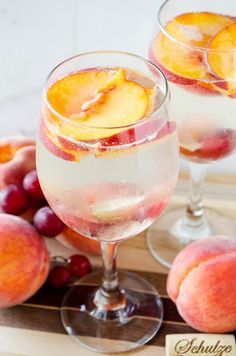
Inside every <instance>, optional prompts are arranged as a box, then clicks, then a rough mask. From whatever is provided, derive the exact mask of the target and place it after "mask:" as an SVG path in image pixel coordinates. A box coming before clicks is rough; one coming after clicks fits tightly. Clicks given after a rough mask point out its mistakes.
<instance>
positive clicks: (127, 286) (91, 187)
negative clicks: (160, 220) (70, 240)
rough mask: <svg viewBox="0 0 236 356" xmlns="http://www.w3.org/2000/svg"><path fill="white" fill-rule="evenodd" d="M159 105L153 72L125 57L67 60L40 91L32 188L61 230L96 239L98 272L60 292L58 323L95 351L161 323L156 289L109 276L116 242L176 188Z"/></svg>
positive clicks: (173, 150) (161, 93)
mask: <svg viewBox="0 0 236 356" xmlns="http://www.w3.org/2000/svg"><path fill="white" fill-rule="evenodd" d="M168 103H169V96H168V87H167V82H166V79H165V77H164V76H163V74H162V72H161V71H160V70H159V69H158V68H157V67H156V66H155V65H153V64H152V63H151V62H149V61H147V60H145V59H142V58H141V57H138V56H136V55H133V54H129V53H125V52H111V51H98V52H90V53H84V54H81V55H77V56H75V57H73V58H70V59H68V60H66V61H64V62H62V63H61V64H59V65H58V66H57V67H56V68H55V69H53V70H52V72H51V73H50V74H49V76H48V78H47V81H46V84H45V87H44V94H43V103H42V119H41V123H40V129H39V138H38V141H37V170H38V175H39V180H40V184H41V186H42V189H43V192H44V194H45V196H46V198H47V200H48V202H49V204H50V206H51V207H52V208H53V210H54V211H55V212H56V214H57V215H58V216H59V217H60V218H61V219H62V220H63V221H64V222H65V224H66V225H68V226H69V227H70V228H72V229H74V230H75V231H77V232H79V233H81V234H82V235H84V236H85V237H84V238H90V239H96V240H98V241H100V243H101V251H102V260H103V273H102V272H100V271H99V272H94V273H92V274H90V275H88V276H86V277H84V278H83V279H81V280H79V281H78V283H76V285H74V286H73V287H72V288H71V289H70V290H69V291H68V293H67V294H66V295H65V297H64V299H63V303H62V308H61V318H62V322H63V325H64V327H65V329H66V331H67V332H68V334H69V335H71V336H72V337H73V338H75V339H76V340H78V341H80V342H81V343H82V344H83V345H85V346H87V347H88V348H90V349H92V350H95V351H100V352H118V351H125V350H130V349H133V348H135V347H137V346H140V345H143V344H144V343H146V342H147V341H148V340H150V339H151V338H152V337H153V336H154V335H155V333H156V332H157V331H158V329H159V327H160V325H161V322H162V318H163V306H162V302H161V299H160V297H159V295H158V293H157V291H156V290H155V288H153V287H152V286H151V285H150V284H149V283H148V282H147V281H146V280H144V279H143V278H141V277H139V276H137V275H135V274H132V273H129V272H123V271H122V272H119V273H117V270H116V253H117V247H118V243H119V242H121V241H122V240H124V239H127V238H131V237H132V236H135V235H137V234H138V233H140V232H141V231H143V230H144V229H146V228H147V227H149V226H150V225H151V224H152V223H153V221H154V220H155V219H156V218H157V217H158V216H159V215H160V213H161V212H162V211H163V209H164V208H165V206H166V205H167V203H168V201H169V199H170V196H171V194H172V191H173V189H174V187H175V183H176V179H177V174H178V161H179V149H178V138H177V133H176V125H175V123H174V122H173V121H171V119H170V118H169V116H168ZM137 113H138V115H137ZM140 113H142V115H141V116H140ZM140 268H142V261H140ZM118 281H119V284H118Z"/></svg>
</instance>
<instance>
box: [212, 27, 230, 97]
mask: <svg viewBox="0 0 236 356" xmlns="http://www.w3.org/2000/svg"><path fill="white" fill-rule="evenodd" d="M208 48H209V49H210V51H209V52H208V54H207V60H208V64H209V66H210V68H211V70H212V72H213V74H214V76H215V77H216V78H220V79H222V81H226V82H224V83H225V85H226V90H227V93H228V95H231V96H232V95H233V96H234V95H235V94H236V82H235V80H236V65H235V63H236V22H233V23H231V24H229V25H228V26H226V27H224V28H223V29H222V30H220V31H219V32H218V33H217V34H216V35H215V36H213V38H212V39H211V40H210V42H209V45H208Z"/></svg>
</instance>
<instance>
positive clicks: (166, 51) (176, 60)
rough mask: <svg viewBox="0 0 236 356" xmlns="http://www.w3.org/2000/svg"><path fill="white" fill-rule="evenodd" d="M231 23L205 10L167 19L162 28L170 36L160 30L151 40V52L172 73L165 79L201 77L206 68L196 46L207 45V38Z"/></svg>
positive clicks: (179, 80)
mask: <svg viewBox="0 0 236 356" xmlns="http://www.w3.org/2000/svg"><path fill="white" fill-rule="evenodd" d="M232 22H233V20H232V19H231V18H230V17H228V16H223V15H219V14H214V13H209V12H196V13H184V14H182V15H179V16H177V17H176V18H174V19H173V20H172V21H170V22H168V23H167V24H166V26H165V31H166V32H167V33H168V34H169V35H170V36H171V37H172V38H169V37H168V36H167V35H166V34H164V33H160V34H159V35H158V36H157V37H156V39H155V40H154V44H153V54H154V55H155V56H156V58H157V61H158V62H159V63H160V64H161V66H162V67H164V68H165V69H166V70H167V71H168V72H169V73H171V74H172V76H171V78H170V79H169V80H172V81H173V82H176V83H178V84H189V85H191V84H194V80H204V79H205V77H206V75H207V67H206V65H205V62H204V58H203V52H202V51H201V50H200V49H201V48H205V47H207V45H208V42H209V39H210V38H211V37H212V36H214V35H215V34H216V33H217V32H218V31H219V30H220V29H222V28H223V27H225V26H226V25H228V24H230V23H232ZM190 46H191V47H190ZM194 47H196V48H194ZM197 47H198V48H199V50H198V49H197ZM167 77H168V76H167Z"/></svg>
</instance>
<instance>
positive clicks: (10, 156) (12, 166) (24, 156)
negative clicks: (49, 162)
mask: <svg viewBox="0 0 236 356" xmlns="http://www.w3.org/2000/svg"><path fill="white" fill-rule="evenodd" d="M34 169H35V141H34V140H32V139H28V138H23V137H18V136H12V137H6V138H2V139H0V188H4V187H5V186H6V185H8V184H21V183H22V180H23V178H24V176H25V175H26V174H27V173H28V172H30V171H32V170H34Z"/></svg>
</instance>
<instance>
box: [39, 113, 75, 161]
mask: <svg viewBox="0 0 236 356" xmlns="http://www.w3.org/2000/svg"><path fill="white" fill-rule="evenodd" d="M51 136H52V135H51V134H50V133H49V131H48V130H47V128H46V125H45V123H44V122H43V119H42V120H41V123H40V129H39V137H40V139H41V141H42V143H43V145H44V146H45V148H46V149H47V150H48V151H49V152H51V153H53V154H54V155H55V156H57V157H59V158H61V159H64V160H66V161H74V158H75V157H74V156H73V155H72V154H70V153H67V152H65V151H64V150H63V149H61V148H60V147H59V146H57V145H56V144H55V143H54V142H53V140H52V139H51Z"/></svg>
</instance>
